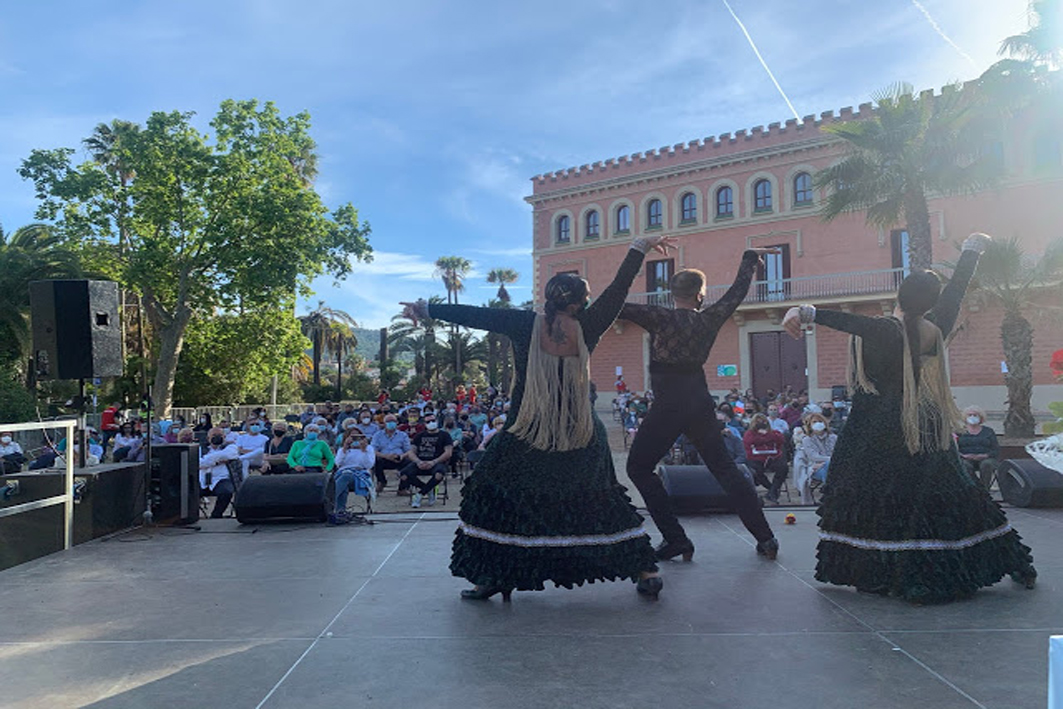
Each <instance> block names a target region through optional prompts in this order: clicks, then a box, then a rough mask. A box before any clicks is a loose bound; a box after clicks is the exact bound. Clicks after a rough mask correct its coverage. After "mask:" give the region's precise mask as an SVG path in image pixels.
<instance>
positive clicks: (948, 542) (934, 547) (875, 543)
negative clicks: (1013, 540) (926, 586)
mask: <svg viewBox="0 0 1063 709" xmlns="http://www.w3.org/2000/svg"><path fill="white" fill-rule="evenodd" d="M1010 531H1011V524H1009V523H1004V524H1002V525H1001V526H999V527H997V528H996V529H988V530H986V531H984V532H979V533H978V534H975V535H972V536H970V537H964V538H963V539H904V540H901V541H883V540H879V539H861V538H860V537H850V536H849V535H848V534H839V533H837V532H820V533H819V538H820V539H821V540H822V541H825V542H838V543H839V544H848V545H849V546H851V547H856V548H857V549H871V550H873V551H916V550H919V551H948V550H956V549H967V548H969V547H973V546H974V545H976V544H981V543H982V542H984V541H988V540H990V539H996V538H997V537H1003V536H1004V535H1005V534H1007V533H1008V532H1010Z"/></svg>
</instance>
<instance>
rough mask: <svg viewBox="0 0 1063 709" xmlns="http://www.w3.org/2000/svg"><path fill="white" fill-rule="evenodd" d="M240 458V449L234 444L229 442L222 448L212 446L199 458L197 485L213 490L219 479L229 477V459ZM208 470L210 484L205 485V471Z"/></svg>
mask: <svg viewBox="0 0 1063 709" xmlns="http://www.w3.org/2000/svg"><path fill="white" fill-rule="evenodd" d="M239 459H240V449H239V448H237V447H236V445H235V444H231V443H230V444H229V445H227V446H225V447H224V448H214V447H213V446H212V447H211V448H210V449H209V450H208V451H207V453H206V454H205V455H203V456H200V458H199V486H200V487H201V488H203V489H210V490H213V489H214V486H215V485H217V484H218V481H219V480H225V479H227V478H228V477H229V466H228V462H229V461H230V460H239ZM208 471H209V472H210V485H209V486H208V485H207V472H208Z"/></svg>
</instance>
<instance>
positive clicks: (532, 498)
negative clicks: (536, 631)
mask: <svg viewBox="0 0 1063 709" xmlns="http://www.w3.org/2000/svg"><path fill="white" fill-rule="evenodd" d="M594 428H595V434H594V438H593V439H592V440H591V442H590V444H589V445H588V446H587V447H585V448H580V449H576V450H571V451H565V452H547V451H542V450H538V449H535V448H532V447H530V446H528V445H527V444H526V443H524V442H523V441H521V440H519V439H518V438H516V437H515V436H513V435H511V434H510V433H509V432H508V431H503V432H501V433H499V434H498V435H497V436H495V438H494V439H493V440H492V441H491V443H490V445H488V447H487V452H486V453H485V455H484V457H483V458H482V459H481V460H480V462H479V464H478V465H477V466H476V470H475V471H474V472H473V473H472V475H471V476H470V477H469V479H468V480H467V481H466V483H465V487H464V488H463V489H462V502H461V514H460V517H461V524H460V526H459V527H458V530H457V532H456V533H455V537H454V545H453V553H452V555H451V562H450V570H451V572H452V573H453V574H454V575H455V576H460V577H463V578H466V579H468V580H469V581H471V582H472V583H474V584H478V585H481V586H499V587H503V588H515V589H517V590H525V591H530V590H542V589H544V588H545V584H546V583H547V582H552V583H554V584H555V585H557V586H564V587H566V588H571V587H572V586H580V585H582V584H583V583H584V582H592V583H593V582H594V581H599V580H602V581H604V580H609V581H613V580H616V579H623V578H629V579H633V580H637V579H638V577H639V574H640V573H641V572H643V571H654V570H656V568H657V566H656V562H655V560H654V554H653V548H652V547H651V546H650V540H649V535H648V534H647V532H646V530H645V528H644V527H643V520H642V517H641V515H639V513H638V512H637V511H636V510H635V508H634V507H633V506H632V504H631V500H630V498H629V497H628V496H627V491H626V489H625V488H624V487H623V486H622V485H620V483H618V482H617V479H616V472H615V470H614V468H613V458H612V454H611V453H610V450H609V445H608V441H607V439H606V432H605V427H604V426H603V425H602V422H601V421H600V420H599V419H598V418H597V416H596V417H595V420H594Z"/></svg>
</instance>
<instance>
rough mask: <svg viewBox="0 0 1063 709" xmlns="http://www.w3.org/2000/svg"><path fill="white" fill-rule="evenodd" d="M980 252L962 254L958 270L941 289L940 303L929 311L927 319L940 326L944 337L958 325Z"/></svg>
mask: <svg viewBox="0 0 1063 709" xmlns="http://www.w3.org/2000/svg"><path fill="white" fill-rule="evenodd" d="M978 256H979V254H978V252H977V251H974V250H971V249H968V250H967V251H964V252H963V253H962V254H960V260H959V261H958V262H957V263H956V270H955V271H953V273H952V279H951V280H949V284H948V285H947V286H945V289H944V290H943V291H941V297H940V298H938V304H937V305H935V306H934V309H933V310H931V311H930V312H929V313H927V316H926V319H927V320H929V321H930V322H932V323H934V324H935V325H937V326H938V329H940V330H941V335H942V336H943V337H946V338H947V337H948V336H949V333H950V332H952V328H954V327H955V326H956V318H957V317H959V315H960V304H961V303H963V296H964V295H965V294H966V293H967V286H968V284H970V282H971V277H972V276H974V269H975V267H976V266H977V265H978Z"/></svg>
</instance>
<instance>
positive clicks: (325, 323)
mask: <svg viewBox="0 0 1063 709" xmlns="http://www.w3.org/2000/svg"><path fill="white" fill-rule="evenodd" d="M299 322H300V324H301V327H302V330H303V334H304V335H306V336H307V337H308V338H310V346H311V348H312V354H311V358H312V360H313V370H312V371H313V382H314V386H320V385H321V358H322V357H323V356H324V355H325V354H326V352H332V353H334V354H335V353H337V352H339V353H340V354H339V355H338V356H339V357H340V359H339V360H337V362H338V366H339V370H340V376H341V377H342V375H343V365H342V362H341V360H342V356H343V355H342V353H343V352H344V351H345V350H353V349H354V348H355V346H356V345H357V344H358V340H357V338H355V336H354V332H353V331H354V329H355V328H357V327H358V323H356V322H355V321H354V318H353V317H351V315H350V314H349V313H346V312H344V311H342V310H335V309H333V308H329V307H326V306H325V302H324V301H318V304H317V308H316V309H314V310H312V311H310V312H309V313H307V314H306V315H303V316H302V317H300V318H299Z"/></svg>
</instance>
